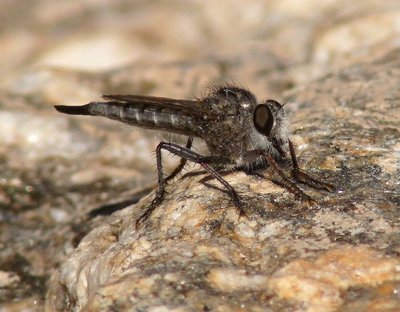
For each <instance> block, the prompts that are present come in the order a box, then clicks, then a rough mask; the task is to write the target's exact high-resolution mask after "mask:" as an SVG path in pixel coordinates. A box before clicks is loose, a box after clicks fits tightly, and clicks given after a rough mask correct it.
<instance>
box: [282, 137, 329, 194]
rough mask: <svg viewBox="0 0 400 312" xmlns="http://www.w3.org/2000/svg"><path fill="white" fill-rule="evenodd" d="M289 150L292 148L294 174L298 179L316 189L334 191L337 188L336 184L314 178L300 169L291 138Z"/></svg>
mask: <svg viewBox="0 0 400 312" xmlns="http://www.w3.org/2000/svg"><path fill="white" fill-rule="evenodd" d="M289 150H290V157H291V158H292V164H293V170H292V176H293V178H294V179H295V180H296V181H298V182H300V183H304V184H307V185H308V186H311V187H313V188H315V189H320V190H326V191H329V192H333V191H334V190H335V186H333V185H332V184H329V183H326V182H321V181H318V180H316V179H314V178H313V177H311V176H310V175H309V174H308V173H306V172H305V171H304V170H302V169H300V167H299V163H298V162H297V157H296V153H295V151H294V146H293V143H292V141H290V140H289Z"/></svg>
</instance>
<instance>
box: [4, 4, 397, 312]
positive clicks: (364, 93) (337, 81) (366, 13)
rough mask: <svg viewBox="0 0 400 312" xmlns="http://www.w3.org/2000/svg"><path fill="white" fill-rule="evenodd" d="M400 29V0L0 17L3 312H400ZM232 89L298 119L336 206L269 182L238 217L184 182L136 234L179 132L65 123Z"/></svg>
mask: <svg viewBox="0 0 400 312" xmlns="http://www.w3.org/2000/svg"><path fill="white" fill-rule="evenodd" d="M244 3H245V4H244ZM399 20H400V6H399V1H398V0H385V1H380V0H365V1H362V3H361V2H351V3H350V2H349V1H348V0H326V1H319V0H302V1H298V0H268V1H260V0H248V1H246V2H243V1H241V0H219V1H187V0H168V1H165V0H153V1H141V0H137V1H130V0H119V1H92V0H79V1H53V0H18V1H12V0H3V1H1V9H0V42H1V48H0V68H1V71H0V311H1V312H14V311H18V312H19V311H29V312H33V311H34V312H36V311H43V309H44V305H45V300H46V298H45V297H46V293H47V304H46V308H47V309H48V310H50V311H51V310H53V311H54V310H58V311H72V310H75V311H79V310H86V311H89V310H90V311H92V310H99V311H109V310H113V309H114V310H117V311H121V310H122V311H123V310H135V309H137V307H143V311H146V310H147V311H164V310H174V309H175V310H201V311H202V310H217V311H218V310H221V311H222V310H228V311H232V310H241V311H245V310H246V311H248V310H257V309H258V310H261V311H265V310H268V309H270V310H272V311H282V310H289V311H290V310H299V311H301V310H316V311H319V310H321V309H325V310H328V311H329V309H331V310H332V309H337V310H340V311H351V312H353V311H375V310H376V311H382V310H384V311H385V310H386V311H393V310H394V311H396V310H397V306H398V305H399V282H398V280H397V279H398V278H397V271H396V270H397V269H396V268H397V267H398V264H397V262H398V261H399V252H400V251H399V250H400V239H399V236H400V235H399V210H398V209H399V208H398V206H399V193H400V192H399V185H398V176H399V130H398V128H399V106H400V97H399V85H400V84H399V74H398V68H399V64H398V62H399V61H398V55H399V54H400V53H399V36H400V29H399V26H398V21H399ZM232 81H235V82H236V83H238V84H239V85H241V86H245V87H247V88H249V89H251V90H252V91H253V92H254V93H255V94H256V95H257V98H258V99H259V100H264V99H268V98H272V99H275V100H278V101H280V102H285V103H287V104H286V109H287V111H288V115H289V118H290V120H291V131H292V139H293V140H294V142H295V143H296V146H297V151H298V154H299V156H300V163H301V166H302V167H304V168H306V169H307V170H308V171H309V172H311V173H312V175H313V176H315V177H318V178H320V179H324V180H325V179H326V180H327V181H330V182H332V183H335V184H336V185H337V186H338V192H337V193H335V194H329V193H325V192H318V191H315V190H313V189H310V188H308V187H306V186H302V188H303V190H304V191H305V192H306V193H307V194H309V195H310V196H312V197H313V198H314V199H315V200H316V201H317V202H318V205H317V206H314V207H306V206H305V205H303V204H302V203H300V202H298V201H297V200H296V199H295V198H294V197H293V196H292V195H291V194H289V193H288V192H287V191H286V190H285V189H283V188H281V187H280V186H279V183H274V182H271V181H272V180H275V182H279V178H278V177H276V176H275V175H273V174H272V173H271V172H270V171H269V170H265V171H264V172H262V173H263V174H264V175H265V176H266V177H267V179H258V178H257V177H256V176H247V175H245V174H244V173H241V172H239V173H236V174H229V175H227V176H226V178H227V180H229V181H230V182H231V183H232V184H233V185H234V186H235V187H236V189H237V190H238V191H239V192H240V194H241V196H242V197H243V199H244V200H245V202H246V203H247V207H246V209H247V211H248V215H249V219H248V220H247V219H241V220H238V216H237V212H236V210H235V209H234V207H232V204H231V202H230V200H229V199H228V197H227V195H226V194H224V193H223V192H221V191H220V190H218V189H216V188H221V186H220V185H219V184H218V183H216V182H215V181H213V180H208V181H207V180H205V181H203V182H204V183H206V184H209V185H210V186H212V187H215V188H210V187H206V186H205V185H204V183H203V184H202V183H201V180H202V179H204V178H205V175H203V174H202V173H201V172H200V173H199V170H200V169H199V168H198V167H195V166H187V168H186V169H187V172H188V173H190V174H196V173H197V175H194V176H193V175H191V176H186V177H185V178H183V179H177V180H175V181H173V182H171V183H170V185H169V187H168V188H167V191H168V196H167V198H166V201H165V203H164V205H163V206H162V207H160V208H158V209H157V210H156V211H155V213H154V214H153V216H152V217H151V218H150V219H149V220H148V222H147V223H146V224H144V226H143V227H141V228H139V229H138V231H136V230H135V229H134V228H133V222H134V220H135V219H136V217H137V216H138V215H139V214H140V212H141V211H143V209H145V208H146V207H147V206H148V204H149V202H150V200H151V198H152V196H153V195H154V194H150V195H149V196H148V197H145V198H143V200H142V201H141V202H140V203H139V204H137V205H136V206H129V205H128V204H129V203H131V202H132V201H135V200H137V199H138V198H142V197H143V194H146V192H147V193H148V192H149V190H152V189H153V188H154V182H155V176H156V175H155V159H154V156H153V155H154V154H153V153H154V149H155V146H156V145H157V144H158V142H159V141H160V140H161V139H164V140H170V139H171V138H170V136H168V135H167V136H165V137H163V138H161V137H160V136H157V135H155V133H154V132H145V131H141V130H139V129H135V128H132V127H129V126H126V125H122V124H120V123H117V122H114V121H110V120H105V119H101V118H85V117H78V116H72V117H70V116H65V115H61V114H59V113H57V112H56V111H55V110H54V108H53V105H56V104H58V105H77V104H84V103H87V102H88V101H92V100H96V99H99V98H100V97H101V94H103V93H124V94H144V95H156V96H167V97H177V98H186V99H193V98H195V97H199V96H200V97H201V96H202V95H203V94H204V92H205V90H206V88H207V87H209V86H210V85H212V84H214V83H219V82H228V83H229V82H232ZM173 139H174V140H175V139H177V140H178V142H181V143H183V144H184V142H185V140H181V139H180V138H173ZM202 145H204V143H202V142H195V146H196V148H198V150H199V151H200V152H203V149H202V148H201V147H202ZM164 161H165V168H166V171H167V172H170V171H171V170H172V169H173V167H174V166H175V165H176V163H177V162H178V161H179V159H178V157H168V155H167V154H166V155H165V157H164ZM143 190H144V191H143ZM127 206H129V207H128V208H127V209H126V210H121V211H119V212H116V213H115V214H114V215H111V216H110V215H105V216H104V215H99V212H107V213H110V212H111V211H113V210H115V209H117V208H122V207H127ZM95 215H96V216H95ZM88 233H90V234H88ZM78 246H79V247H78ZM77 248H78V249H77ZM172 260H173V261H172ZM366 268H367V269H366ZM368 268H369V269H368ZM80 269H82V270H81V271H79V270H80ZM343 272H345V273H343ZM124 285H128V286H124ZM113 287H114V288H113ZM299 287H301V288H299ZM117 288H118V289H117ZM106 294H111V295H110V296H109V295H106ZM103 295H104V296H103ZM114 299H115V300H114ZM94 307H98V308H96V309H95V308H94Z"/></svg>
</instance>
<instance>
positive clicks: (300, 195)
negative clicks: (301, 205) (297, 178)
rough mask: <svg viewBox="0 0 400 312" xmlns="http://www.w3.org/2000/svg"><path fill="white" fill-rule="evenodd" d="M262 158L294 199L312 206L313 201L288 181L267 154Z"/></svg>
mask: <svg viewBox="0 0 400 312" xmlns="http://www.w3.org/2000/svg"><path fill="white" fill-rule="evenodd" d="M264 158H265V160H266V161H267V163H268V164H269V165H270V167H271V168H272V169H273V170H274V171H275V172H276V173H277V174H278V175H279V176H280V177H281V183H282V185H283V186H284V187H285V188H286V189H287V190H288V191H289V192H291V193H293V194H294V195H295V196H296V197H298V198H300V199H301V200H304V201H307V202H308V203H310V204H314V203H315V201H314V200H313V199H312V198H311V197H310V196H308V195H307V194H306V193H304V192H303V191H302V190H301V189H300V188H299V187H298V186H297V185H296V184H295V183H294V182H292V181H291V180H289V179H288V178H287V177H286V175H285V174H284V173H283V171H282V170H281V168H279V165H278V164H277V163H276V161H275V160H274V158H273V157H272V156H271V155H269V154H267V155H265V154H264Z"/></svg>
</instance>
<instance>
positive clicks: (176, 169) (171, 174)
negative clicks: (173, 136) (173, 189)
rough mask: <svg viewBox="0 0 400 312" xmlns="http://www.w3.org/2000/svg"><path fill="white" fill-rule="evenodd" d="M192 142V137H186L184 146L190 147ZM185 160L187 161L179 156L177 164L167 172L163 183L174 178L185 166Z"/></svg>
mask: <svg viewBox="0 0 400 312" xmlns="http://www.w3.org/2000/svg"><path fill="white" fill-rule="evenodd" d="M192 144H193V137H188V140H187V142H186V148H187V149H190V148H191V147H192ZM186 162H187V159H186V158H181V161H180V163H179V165H178V166H177V167H176V168H175V169H174V171H172V172H171V173H170V174H169V176H168V177H166V178H165V183H168V182H169V181H171V180H172V179H173V178H175V177H176V176H177V175H178V174H179V173H180V172H181V171H182V169H183V167H185V165H186Z"/></svg>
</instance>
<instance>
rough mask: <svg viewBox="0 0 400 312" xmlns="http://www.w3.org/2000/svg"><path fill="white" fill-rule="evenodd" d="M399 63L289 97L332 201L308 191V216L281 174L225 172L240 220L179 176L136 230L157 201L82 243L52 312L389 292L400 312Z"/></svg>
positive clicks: (304, 158)
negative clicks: (242, 204)
mask: <svg viewBox="0 0 400 312" xmlns="http://www.w3.org/2000/svg"><path fill="white" fill-rule="evenodd" d="M398 53H399V51H398V50H396V51H393V52H391V53H389V54H388V55H386V56H384V57H382V58H380V59H376V60H374V61H370V62H365V63H360V64H357V65H354V66H352V67H349V68H345V69H343V70H342V71H339V72H338V73H337V74H332V75H328V76H327V77H325V78H323V79H321V80H320V81H318V82H314V83H312V84H310V85H309V86H307V88H302V89H299V90H295V91H292V92H291V93H290V94H287V100H288V104H287V106H288V107H289V108H290V107H295V106H296V105H297V106H298V107H299V109H298V110H296V114H294V115H293V116H291V117H292V118H291V119H292V121H293V126H292V128H293V139H294V141H295V143H296V144H297V148H298V150H299V155H300V160H301V164H302V166H303V167H304V168H305V169H306V170H308V171H309V172H312V173H313V175H314V176H316V177H318V178H319V179H323V180H328V181H331V182H332V183H334V184H335V185H336V186H337V188H338V191H337V192H335V193H325V192H319V191H315V190H312V189H309V188H307V187H304V188H303V189H304V190H305V191H306V192H307V193H309V194H310V195H311V196H312V197H313V198H314V199H315V200H316V201H317V203H318V204H317V205H315V206H313V207H308V206H307V205H305V204H304V203H302V202H299V201H298V200H296V199H295V198H293V196H292V195H291V194H290V193H289V192H287V191H286V190H285V189H283V188H281V187H279V186H277V185H275V184H274V183H272V182H271V179H272V180H274V179H276V177H274V174H273V172H270V171H268V170H267V174H268V175H269V179H260V178H258V177H255V176H247V175H245V174H244V173H234V174H230V175H228V176H227V179H228V181H230V182H231V183H232V185H233V186H234V187H235V188H236V189H237V190H238V191H239V192H240V194H241V196H242V197H243V198H244V199H245V201H246V203H247V211H248V214H249V218H248V219H246V218H241V219H239V218H238V213H237V211H236V210H235V208H234V207H233V206H232V203H231V202H230V201H229V199H228V198H227V196H226V194H224V193H223V192H221V191H220V189H219V188H220V186H219V185H218V183H216V182H214V181H207V183H208V184H211V185H212V186H213V188H210V187H208V186H210V185H208V186H207V185H204V183H203V184H202V183H200V182H199V181H200V180H201V179H202V178H204V176H203V175H200V176H194V177H193V176H191V177H183V178H181V179H179V180H177V181H175V182H173V183H172V184H170V185H169V187H168V196H167V198H166V200H165V201H164V202H163V204H162V205H161V206H160V207H158V208H157V209H156V210H155V211H154V213H153V214H152V215H151V217H150V219H149V220H147V221H146V222H145V224H143V225H142V226H140V227H139V228H135V219H136V218H137V217H138V215H139V214H140V212H141V211H142V210H143V209H145V208H146V207H147V206H148V205H149V203H150V200H151V199H152V196H153V194H150V195H149V196H147V197H146V198H144V199H143V200H142V201H141V202H140V203H139V204H137V205H134V206H130V207H128V208H126V209H124V210H122V211H119V212H117V213H115V214H113V215H112V216H110V217H109V218H108V219H107V220H105V221H104V222H103V223H102V224H101V225H99V226H98V227H96V228H94V229H93V230H92V231H91V232H90V233H89V234H88V235H87V236H86V237H84V238H83V239H82V241H81V242H80V244H79V246H78V248H77V249H76V251H74V252H73V253H72V254H71V256H70V257H69V259H68V260H67V261H66V262H65V263H64V264H63V265H62V266H61V269H60V270H59V272H58V273H57V274H56V275H55V276H54V280H53V283H52V286H51V287H50V291H49V293H48V306H47V309H48V311H57V309H53V308H51V307H54V306H58V307H59V308H58V310H60V309H61V310H62V309H78V310H84V311H93V310H96V311H107V310H110V309H117V310H129V309H137V310H142V309H143V310H149V311H151V310H153V309H155V310H158V309H161V310H167V309H169V310H177V311H178V310H220V311H225V310H226V311H228V310H230V311H239V310H251V311H256V310H260V311H261V310H265V309H267V308H270V309H272V310H279V309H281V308H282V309H283V308H285V307H286V308H289V307H292V308H294V309H297V310H304V311H322V310H323V311H333V310H335V309H338V308H340V307H348V308H349V307H350V306H365V305H368V304H371V305H373V304H376V302H375V301H376V300H377V298H376V297H374V296H373V295H371V296H368V294H371V293H373V292H375V291H377V288H379V287H381V285H384V284H387V283H389V284H388V285H390V286H388V287H389V288H390V289H391V291H392V293H391V295H390V296H389V297H390V298H389V299H388V301H387V302H386V309H388V310H390V309H389V308H392V309H393V308H394V307H395V306H396V305H398V304H399V303H400V297H398V291H399V289H400V288H399V287H400V257H399V252H400V245H399V243H400V240H399V229H400V228H399V217H398V216H399V210H398V208H399V200H400V197H399V190H400V187H399V182H398V174H399V170H400V166H399V147H400V142H399V137H400V136H399V128H398V125H399V121H400V105H399V98H400V89H399V88H398V81H399V79H400V70H399V68H400V66H399V65H400V61H399V59H398V57H397V55H398ZM388 111H390V114H388V113H387V112H388ZM354 289H357V291H356V292H357V293H362V294H363V295H362V296H360V295H351V294H350V292H354ZM389 292H390V291H389ZM368 301H370V303H368ZM60 307H61V308H60Z"/></svg>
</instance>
